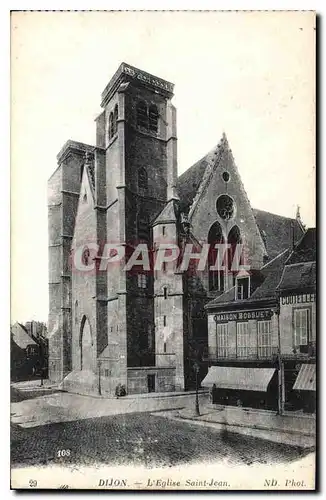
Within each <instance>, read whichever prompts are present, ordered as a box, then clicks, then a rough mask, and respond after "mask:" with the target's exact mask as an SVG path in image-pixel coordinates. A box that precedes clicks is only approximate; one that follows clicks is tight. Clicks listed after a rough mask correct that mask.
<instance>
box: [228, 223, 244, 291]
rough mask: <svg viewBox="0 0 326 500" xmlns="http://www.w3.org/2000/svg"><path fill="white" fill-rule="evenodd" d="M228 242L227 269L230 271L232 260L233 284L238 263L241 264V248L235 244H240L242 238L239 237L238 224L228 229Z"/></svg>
mask: <svg viewBox="0 0 326 500" xmlns="http://www.w3.org/2000/svg"><path fill="white" fill-rule="evenodd" d="M228 244H229V245H230V248H229V249H228V271H229V272H230V271H231V268H232V264H233V260H235V261H236V262H234V265H233V267H234V269H233V271H232V272H233V284H235V279H236V275H237V272H238V271H239V269H238V267H239V265H240V264H242V261H241V259H242V257H241V255H242V248H239V247H238V248H237V245H241V244H242V238H241V233H240V229H239V228H238V226H233V227H232V229H231V230H230V232H229V234H228Z"/></svg>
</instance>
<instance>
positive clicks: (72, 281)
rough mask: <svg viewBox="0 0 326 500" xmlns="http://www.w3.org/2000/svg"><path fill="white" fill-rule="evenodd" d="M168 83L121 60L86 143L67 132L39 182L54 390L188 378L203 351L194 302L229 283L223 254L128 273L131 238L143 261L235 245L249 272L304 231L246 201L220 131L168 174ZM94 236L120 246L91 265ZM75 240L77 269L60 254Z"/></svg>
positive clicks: (201, 306)
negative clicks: (218, 263) (167, 249)
mask: <svg viewBox="0 0 326 500" xmlns="http://www.w3.org/2000/svg"><path fill="white" fill-rule="evenodd" d="M173 87H174V86H173V84H171V83H170V82H167V81H165V80H162V79H161V78H158V77H155V76H153V75H150V74H148V73H146V72H144V71H141V70H138V69H137V68H134V67H132V66H130V65H127V64H125V63H122V64H121V65H120V67H119V69H118V71H117V72H116V73H115V75H114V76H113V77H112V79H111V80H110V82H109V84H108V85H107V86H106V88H105V89H104V91H103V93H102V101H101V107H102V109H103V111H102V112H101V114H100V115H99V116H98V118H97V119H96V145H95V146H91V145H88V144H82V143H79V142H74V141H68V142H67V143H66V144H65V145H64V146H63V148H62V149H61V151H60V152H59V154H58V156H57V159H58V167H57V169H56V171H55V172H54V173H53V174H52V176H51V177H50V179H49V181H48V188H49V194H48V214H49V295H50V311H49V324H48V330H49V378H50V380H52V381H54V382H61V383H62V386H63V388H64V389H66V390H69V391H72V392H78V393H86V394H98V393H100V394H102V395H107V396H111V395H114V394H115V390H116V387H117V386H118V385H119V384H121V385H122V386H124V387H125V389H126V392H127V393H129V394H133V393H142V392H151V391H155V392H169V391H182V390H187V389H190V388H192V387H193V384H194V379H195V374H194V369H193V365H194V362H195V361H196V360H197V361H198V360H199V361H201V360H202V359H204V358H205V353H207V352H208V335H207V312H206V310H205V305H206V304H207V303H208V302H210V301H212V300H213V299H215V298H216V297H218V296H219V295H221V294H222V293H225V292H226V291H227V290H228V289H231V288H232V287H233V286H234V283H235V279H236V276H235V272H234V271H233V270H232V269H231V258H229V259H228V258H226V261H225V265H224V267H225V269H224V270H222V271H221V270H219V271H211V270H209V266H210V265H211V264H213V263H214V262H215V260H216V253H215V254H214V251H213V252H210V254H209V257H208V261H207V264H206V265H205V268H204V269H203V270H201V271H198V270H194V269H193V268H191V267H190V268H189V269H187V270H182V269H181V268H180V261H175V262H174V263H172V262H171V263H169V265H168V266H163V268H162V269H160V270H159V271H156V270H154V271H144V270H142V269H139V270H138V271H135V270H134V269H133V270H131V271H128V270H126V269H125V264H126V261H128V256H129V255H130V254H131V253H132V251H133V250H134V249H135V248H136V246H137V245H138V244H139V243H142V244H145V245H147V246H148V247H149V248H150V249H151V256H152V258H153V259H155V254H156V250H157V248H158V245H159V244H162V243H163V244H164V243H165V242H166V243H168V244H172V245H176V246H177V247H178V248H180V249H181V253H182V252H184V251H185V248H186V245H187V244H190V243H191V244H193V246H194V248H196V249H197V251H198V252H200V251H201V249H202V248H203V245H204V244H205V243H209V244H211V245H213V246H214V243H219V244H225V245H226V244H229V246H230V247H231V249H232V248H234V247H235V246H236V245H237V244H239V243H240V244H242V245H243V246H244V248H245V257H246V263H247V264H248V266H249V267H250V273H253V275H254V274H255V271H256V270H259V269H261V268H262V267H263V266H264V265H265V264H266V263H267V262H268V261H269V260H271V259H273V258H274V257H275V256H276V255H278V254H279V253H280V252H282V251H283V250H285V249H287V248H289V247H290V246H291V244H292V243H291V242H292V241H293V240H294V239H296V240H297V239H298V238H299V237H300V236H301V235H302V233H303V228H302V224H301V221H300V217H299V216H298V217H297V218H296V219H289V218H286V217H281V216H276V215H274V214H270V213H267V212H263V211H259V210H254V209H252V208H251V205H250V202H249V199H248V197H247V194H246V191H245V189H244V186H243V184H242V181H241V178H240V176H239V172H238V170H237V167H236V165H235V161H234V158H233V155H232V152H231V149H230V146H229V144H228V141H227V139H226V136H225V135H223V137H222V139H221V141H220V142H219V144H218V145H217V146H216V147H215V148H213V149H212V150H211V151H210V152H209V153H208V154H207V155H205V156H204V157H203V158H202V159H201V160H200V161H199V162H197V163H196V164H195V165H193V166H192V167H190V168H189V169H188V170H187V171H186V172H185V173H184V174H182V175H181V176H180V177H178V174H177V131H176V109H175V107H174V106H173V104H172V102H171V100H172V97H173ZM106 243H109V244H113V245H118V246H121V247H123V248H124V251H125V255H126V257H125V259H122V260H120V261H117V262H115V263H114V265H113V264H108V266H107V268H106V269H104V270H103V269H102V270H99V266H98V261H99V260H100V259H99V257H98V254H97V255H95V256H93V254H92V248H93V246H94V244H95V245H98V246H99V247H100V248H101V249H103V248H104V245H105V244H106ZM81 248H83V253H82V258H81V260H82V262H83V264H84V266H85V270H84V271H80V270H79V269H76V268H75V267H74V264H73V258H72V256H73V255H76V252H78V251H79V250H80V249H81ZM108 260H109V259H108ZM102 261H103V259H102ZM93 263H94V266H93V265H90V266H89V264H93ZM88 266H89V269H90V270H89V271H88V270H87V269H88ZM94 269H95V270H94ZM200 365H201V368H200V369H201V371H202V373H201V377H202V378H203V376H204V375H205V373H206V372H207V367H205V365H204V364H203V363H200Z"/></svg>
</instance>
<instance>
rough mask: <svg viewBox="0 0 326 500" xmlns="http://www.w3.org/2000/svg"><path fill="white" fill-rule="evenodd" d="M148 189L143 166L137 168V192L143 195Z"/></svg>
mask: <svg viewBox="0 0 326 500" xmlns="http://www.w3.org/2000/svg"><path fill="white" fill-rule="evenodd" d="M147 189H148V176H147V172H146V170H145V169H144V168H140V169H139V170H138V192H139V194H140V195H142V196H144V195H145V194H146V192H147Z"/></svg>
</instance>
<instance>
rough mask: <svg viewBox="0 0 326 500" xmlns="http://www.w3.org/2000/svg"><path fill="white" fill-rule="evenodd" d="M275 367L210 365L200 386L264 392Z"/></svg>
mask: <svg viewBox="0 0 326 500" xmlns="http://www.w3.org/2000/svg"><path fill="white" fill-rule="evenodd" d="M274 372H275V368H239V367H234V366H211V367H210V368H209V370H208V373H207V375H206V377H205V378H204V380H203V381H202V383H201V385H202V387H212V386H213V384H215V386H216V388H220V389H234V390H239V391H261V392H266V391H267V386H268V384H269V383H270V381H271V379H272V376H273V375H274Z"/></svg>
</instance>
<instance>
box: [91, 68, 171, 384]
mask: <svg viewBox="0 0 326 500" xmlns="http://www.w3.org/2000/svg"><path fill="white" fill-rule="evenodd" d="M173 88H174V85H173V84H172V83H170V82H168V81H165V80H162V79H161V78H158V77H156V76H153V75H151V74H149V73H146V72H144V71H141V70H139V69H137V68H134V67H133V66H130V65H128V64H126V63H122V64H121V65H120V67H119V68H118V70H117V72H116V73H115V75H114V76H113V78H112V79H111V80H110V82H109V84H108V85H107V86H106V88H105V89H104V91H103V93H102V102H101V106H102V107H103V108H104V112H103V114H102V115H101V118H100V119H99V120H98V134H97V137H98V147H99V148H101V150H105V174H103V175H105V179H103V184H105V185H106V189H105V193H104V190H103V189H102V204H104V206H105V207H107V210H106V231H107V238H109V239H110V240H111V241H114V242H118V243H119V244H121V245H123V246H124V247H125V250H126V259H128V256H129V255H131V254H132V252H133V251H134V249H135V248H136V247H137V245H138V244H139V243H142V244H146V245H147V246H148V248H149V249H152V248H153V235H152V226H151V225H152V223H153V221H154V220H155V218H156V217H157V215H158V214H159V213H160V212H161V211H162V209H163V208H164V206H165V205H166V203H167V202H168V201H169V200H171V199H173V198H174V197H175V189H176V182H177V147H176V141H177V137H176V109H175V107H174V106H173V104H172V102H171V99H172V97H173ZM108 272H110V271H109V270H108ZM113 273H114V275H112V274H111V275H110V276H109V275H108V278H107V286H108V294H107V295H108V299H109V301H108V317H110V316H111V315H112V314H111V313H113V311H110V309H111V308H116V307H117V308H118V315H119V318H120V319H119V335H118V336H117V337H115V341H116V342H118V343H119V346H120V359H122V358H121V357H123V359H125V360H126V361H125V365H124V367H122V364H120V368H121V373H122V372H124V373H125V374H124V375H123V376H121V377H120V380H121V383H127V385H128V392H129V393H132V392H147V373H146V370H148V369H149V370H151V373H149V374H148V376H150V377H151V382H150V385H151V390H153V389H154V390H156V389H157V387H158V385H157V383H156V382H155V381H154V382H153V380H154V379H155V380H156V378H157V373H156V372H155V366H156V365H155V322H154V276H153V271H152V270H151V271H146V270H144V269H142V268H141V267H139V266H138V267H137V268H135V267H133V268H132V269H131V270H130V271H125V270H124V268H123V266H122V265H121V266H120V268H119V269H117V268H116V269H115V270H113ZM114 295H116V296H117V304H116V305H114V304H113V301H110V298H111V296H112V297H113V296H114ZM113 330H114V327H113ZM110 335H111V329H110V330H109V331H108V342H109V343H110ZM137 368H139V369H141V370H142V372H141V373H142V375H141V376H140V375H139V373H140V372H139V371H137ZM153 377H154V379H153Z"/></svg>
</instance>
